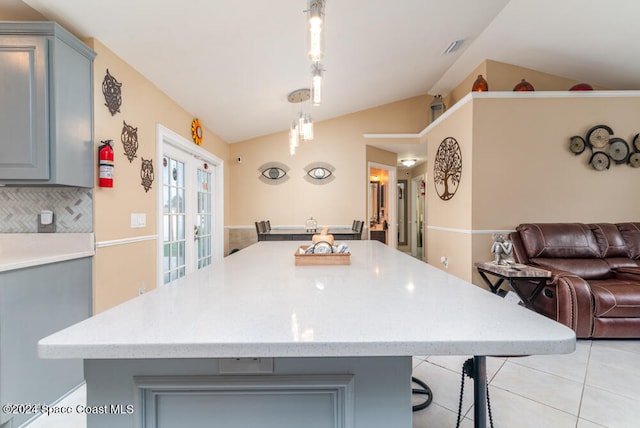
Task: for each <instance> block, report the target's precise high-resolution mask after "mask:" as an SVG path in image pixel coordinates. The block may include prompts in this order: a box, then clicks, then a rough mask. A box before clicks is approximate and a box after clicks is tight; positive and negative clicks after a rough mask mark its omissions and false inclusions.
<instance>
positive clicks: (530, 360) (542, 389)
mask: <svg viewBox="0 0 640 428" xmlns="http://www.w3.org/2000/svg"><path fill="white" fill-rule="evenodd" d="M466 359H467V358H465V357H435V356H431V357H414V359H413V361H414V373H413V374H414V376H416V377H418V378H420V379H422V380H424V381H426V382H427V384H428V385H429V387H430V388H431V389H432V390H433V395H434V398H433V403H432V404H431V405H430V406H429V407H428V408H426V409H424V410H421V411H418V412H415V413H414V414H413V427H414V428H444V427H455V426H456V420H457V409H458V400H459V396H460V395H459V394H460V382H461V370H462V364H463V363H464V361H465V360H466ZM639 362H640V340H598V341H595V340H594V341H590V340H579V341H578V343H577V349H576V351H575V352H574V353H572V354H569V355H549V356H530V357H520V358H506V359H505V358H488V359H487V377H488V379H489V397H490V400H491V408H492V415H493V422H494V426H495V427H499V428H528V427H531V428H540V427H544V428H602V427H608V428H635V427H639V426H640V366H639ZM85 397H86V389H85V388H84V387H81V388H79V389H78V390H76V391H75V392H74V393H72V394H70V395H69V396H68V397H67V398H65V400H64V402H65V404H66V403H69V405H75V404H82V403H84V402H85ZM472 402H473V382H472V381H471V380H470V379H469V378H466V380H465V394H464V401H463V406H462V409H463V416H464V418H463V419H462V422H461V424H460V427H461V428H470V427H473V420H472V419H473V408H472ZM28 428H86V422H85V418H84V415H81V414H71V415H68V416H64V417H58V416H49V417H40V418H39V419H37V420H36V421H34V422H32V423H31V424H29V426H28ZM390 428H393V427H390Z"/></svg>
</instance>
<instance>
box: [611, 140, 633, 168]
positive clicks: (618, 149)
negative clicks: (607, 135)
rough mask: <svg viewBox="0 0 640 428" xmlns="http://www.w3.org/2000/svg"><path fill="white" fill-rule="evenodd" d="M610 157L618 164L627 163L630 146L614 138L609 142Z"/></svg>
mask: <svg viewBox="0 0 640 428" xmlns="http://www.w3.org/2000/svg"><path fill="white" fill-rule="evenodd" d="M609 157H610V158H611V159H613V161H614V162H615V163H616V164H622V163H627V158H628V157H629V146H628V145H627V142H626V141H624V140H623V139H622V138H612V139H610V140H609Z"/></svg>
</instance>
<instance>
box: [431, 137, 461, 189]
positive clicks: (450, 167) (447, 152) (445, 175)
mask: <svg viewBox="0 0 640 428" xmlns="http://www.w3.org/2000/svg"><path fill="white" fill-rule="evenodd" d="M461 176H462V151H461V150H460V145H459V144H458V142H457V141H456V139H455V138H453V137H447V138H445V139H444V140H442V142H441V143H440V146H438V151H437V153H436V158H435V161H434V163H433V183H434V185H435V187H436V193H438V196H439V197H440V199H442V200H443V201H447V200H449V199H451V198H452V197H453V195H455V193H456V191H457V190H458V185H459V184H460V178H461Z"/></svg>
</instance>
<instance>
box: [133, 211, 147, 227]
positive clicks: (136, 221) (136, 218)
mask: <svg viewBox="0 0 640 428" xmlns="http://www.w3.org/2000/svg"><path fill="white" fill-rule="evenodd" d="M146 226H147V215H146V214H145V213H131V228H132V229H138V228H141V227H146Z"/></svg>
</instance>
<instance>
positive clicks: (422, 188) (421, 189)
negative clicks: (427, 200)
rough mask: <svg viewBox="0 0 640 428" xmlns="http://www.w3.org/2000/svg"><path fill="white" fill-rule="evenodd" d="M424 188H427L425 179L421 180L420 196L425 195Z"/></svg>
mask: <svg viewBox="0 0 640 428" xmlns="http://www.w3.org/2000/svg"><path fill="white" fill-rule="evenodd" d="M424 190H425V182H424V180H423V181H421V182H420V196H424Z"/></svg>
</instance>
